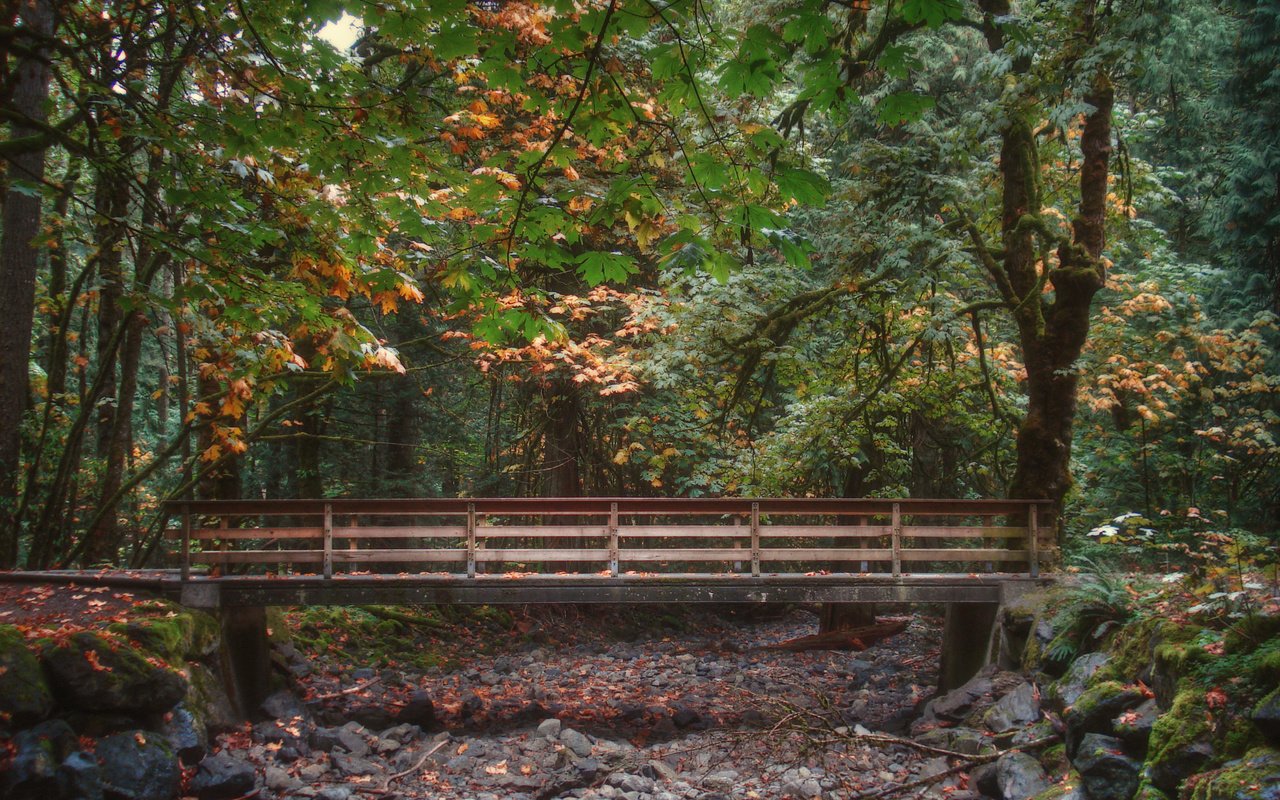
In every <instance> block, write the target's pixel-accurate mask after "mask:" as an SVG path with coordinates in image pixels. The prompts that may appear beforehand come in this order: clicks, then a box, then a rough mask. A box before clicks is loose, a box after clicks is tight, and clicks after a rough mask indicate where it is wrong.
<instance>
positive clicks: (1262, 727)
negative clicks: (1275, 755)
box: [1249, 689, 1280, 745]
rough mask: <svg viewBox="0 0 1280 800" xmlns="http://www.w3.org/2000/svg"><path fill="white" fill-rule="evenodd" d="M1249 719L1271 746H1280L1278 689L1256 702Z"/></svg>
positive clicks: (1279, 691)
mask: <svg viewBox="0 0 1280 800" xmlns="http://www.w3.org/2000/svg"><path fill="white" fill-rule="evenodd" d="M1249 719H1250V720H1252V721H1253V724H1254V725H1255V726H1256V727H1257V728H1258V730H1259V731H1261V732H1262V735H1263V736H1265V737H1266V739H1267V741H1268V742H1270V743H1271V744H1273V745H1275V744H1280V689H1276V690H1275V691H1274V692H1272V693H1271V694H1269V695H1267V696H1266V697H1264V698H1262V699H1261V700H1259V701H1258V704H1257V705H1256V706H1254V707H1253V713H1252V714H1250V715H1249Z"/></svg>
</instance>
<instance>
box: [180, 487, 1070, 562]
mask: <svg viewBox="0 0 1280 800" xmlns="http://www.w3.org/2000/svg"><path fill="white" fill-rule="evenodd" d="M1047 508H1048V507H1047V505H1046V504H1044V503H1040V502H1037V501H1027V500H938V499H916V498H908V499H896V500H895V499H879V498H871V499H864V498H854V499H835V498H623V497H617V498H609V497H603V498H602V497H589V498H588V497H572V498H414V499H385V500H376V499H331V500H207V501H188V502H182V501H179V502H171V503H168V504H167V505H166V509H167V511H168V513H169V514H170V516H171V517H177V518H178V519H179V520H180V522H181V525H180V527H178V528H171V529H169V530H168V531H167V534H168V536H169V537H170V538H171V539H174V540H178V541H180V542H181V551H180V559H181V561H180V567H181V570H182V576H183V578H184V580H185V579H188V578H189V576H190V571H191V568H192V566H193V565H196V564H206V565H211V566H213V567H215V568H219V569H220V568H226V567H230V566H233V565H234V566H236V568H239V569H253V568H256V567H257V566H259V565H277V566H279V567H283V568H284V569H285V570H286V571H288V570H293V569H294V568H297V567H302V568H315V569H317V570H318V572H319V574H322V575H323V576H324V577H326V578H330V577H333V576H334V574H335V573H341V572H343V571H348V572H349V571H352V569H355V570H359V571H360V572H361V574H368V573H369V572H373V573H382V574H403V573H404V570H405V568H408V567H411V566H413V565H418V566H421V567H432V568H441V569H432V570H431V572H432V573H433V574H436V573H439V572H441V571H443V572H447V573H451V574H456V575H459V576H463V575H465V576H466V577H469V578H475V577H476V576H477V575H483V574H484V573H485V571H486V569H487V568H488V567H490V566H497V567H499V568H500V569H499V570H498V571H499V572H503V573H505V574H511V573H512V572H515V573H516V574H519V573H521V572H539V571H542V572H548V571H550V572H556V573H557V574H563V573H568V574H570V575H575V574H579V575H584V576H587V575H590V576H600V575H604V576H613V577H616V576H619V575H622V574H626V575H628V576H637V575H639V576H644V575H663V574H665V575H671V574H681V575H690V574H693V575H697V574H707V575H711V574H726V572H727V573H729V574H742V575H751V576H760V575H762V574H764V573H765V572H766V569H765V566H764V565H769V569H768V570H767V572H768V574H772V575H796V574H801V575H803V574H818V573H822V574H828V573H830V572H833V571H839V572H845V571H847V572H861V573H866V572H871V571H879V572H888V573H891V574H893V575H895V576H897V575H902V574H905V573H912V572H916V573H918V572H926V573H930V574H936V573H948V572H967V573H974V572H979V573H981V572H988V573H994V572H1001V573H1007V572H1020V573H1026V574H1029V575H1031V576H1036V575H1038V574H1039V571H1040V568H1041V563H1042V561H1044V560H1046V559H1048V560H1049V561H1052V554H1053V553H1052V543H1051V541H1048V540H1047V537H1046V533H1047V532H1048V531H1047V530H1046V529H1045V526H1042V525H1041V520H1043V519H1047V516H1046V512H1047ZM592 564H594V565H597V567H598V570H591V569H588V567H589V565H592ZM710 564H719V565H720V571H719V572H711V571H707V570H706V569H705V565H710ZM690 565H700V567H699V570H700V571H694V572H690ZM841 565H844V566H851V565H852V566H856V569H855V568H850V569H840V567H841ZM920 565H923V566H924V569H915V567H916V566H920ZM450 566H452V567H453V568H452V569H449V568H448V567H450ZM503 568H505V569H503Z"/></svg>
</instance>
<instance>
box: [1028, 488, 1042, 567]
mask: <svg viewBox="0 0 1280 800" xmlns="http://www.w3.org/2000/svg"><path fill="white" fill-rule="evenodd" d="M1038 510H1039V504H1037V503H1032V504H1031V506H1030V508H1028V509H1027V550H1028V553H1029V555H1028V558H1029V559H1030V561H1031V563H1030V565H1029V566H1030V570H1029V571H1030V573H1031V577H1033V578H1038V577H1040V520H1039V515H1038V513H1037V512H1038Z"/></svg>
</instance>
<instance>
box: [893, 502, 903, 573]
mask: <svg viewBox="0 0 1280 800" xmlns="http://www.w3.org/2000/svg"><path fill="white" fill-rule="evenodd" d="M890 538H891V539H892V547H893V574H894V577H897V576H899V575H901V574H902V506H901V505H899V504H898V503H894V504H893V533H892V534H891V536H890Z"/></svg>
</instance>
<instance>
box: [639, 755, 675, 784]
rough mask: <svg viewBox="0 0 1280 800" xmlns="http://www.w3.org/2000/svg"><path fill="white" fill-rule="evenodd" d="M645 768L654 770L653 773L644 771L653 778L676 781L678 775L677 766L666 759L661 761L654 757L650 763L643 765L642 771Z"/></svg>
mask: <svg viewBox="0 0 1280 800" xmlns="http://www.w3.org/2000/svg"><path fill="white" fill-rule="evenodd" d="M645 769H648V770H651V771H652V774H647V773H644V774H645V776H646V777H649V778H653V779H654V780H663V781H668V782H669V781H674V780H675V779H676V776H677V773H676V770H675V767H673V766H671V765H670V764H668V763H667V762H665V761H659V760H657V759H654V760H652V761H650V762H649V763H647V764H645V765H644V766H643V767H641V771H642V773H643V771H644V770H645Z"/></svg>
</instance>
